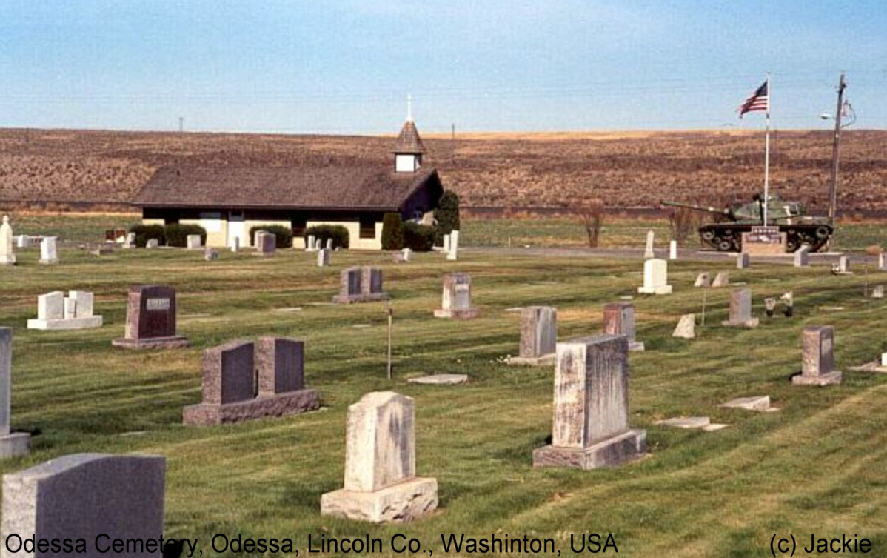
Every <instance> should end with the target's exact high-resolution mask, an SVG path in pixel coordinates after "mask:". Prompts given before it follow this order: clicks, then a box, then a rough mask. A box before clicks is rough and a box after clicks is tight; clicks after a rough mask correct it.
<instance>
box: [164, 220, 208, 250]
mask: <svg viewBox="0 0 887 558" xmlns="http://www.w3.org/2000/svg"><path fill="white" fill-rule="evenodd" d="M163 234H164V236H165V238H166V245H167V246H175V247H176V248H184V247H185V246H187V245H188V236H189V235H192V234H199V235H200V242H201V243H202V244H203V245H204V246H205V245H206V229H204V228H203V227H201V226H200V225H179V224H172V225H166V226H165V227H163ZM161 244H162V243H161Z"/></svg>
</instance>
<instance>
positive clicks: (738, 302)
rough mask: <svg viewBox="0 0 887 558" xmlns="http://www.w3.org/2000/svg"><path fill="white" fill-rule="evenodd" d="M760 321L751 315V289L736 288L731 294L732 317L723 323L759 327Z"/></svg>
mask: <svg viewBox="0 0 887 558" xmlns="http://www.w3.org/2000/svg"><path fill="white" fill-rule="evenodd" d="M758 323H759V320H758V319H757V318H754V317H752V315H751V289H735V290H734V291H733V293H732V294H731V295H730V317H729V319H728V320H727V321H725V322H722V325H725V326H736V327H757V326H758Z"/></svg>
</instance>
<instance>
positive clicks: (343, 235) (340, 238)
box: [305, 225, 348, 248]
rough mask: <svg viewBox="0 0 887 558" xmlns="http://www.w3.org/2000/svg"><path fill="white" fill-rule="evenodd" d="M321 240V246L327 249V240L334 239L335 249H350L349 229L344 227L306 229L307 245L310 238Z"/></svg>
mask: <svg viewBox="0 0 887 558" xmlns="http://www.w3.org/2000/svg"><path fill="white" fill-rule="evenodd" d="M309 235H313V236H314V239H315V240H317V239H320V244H321V245H322V246H323V247H324V248H325V247H326V239H328V238H332V239H333V248H348V229H346V228H345V227H343V226H342V225H316V226H314V227H308V228H307V229H305V245H306V246H307V245H308V244H307V243H308V236H309Z"/></svg>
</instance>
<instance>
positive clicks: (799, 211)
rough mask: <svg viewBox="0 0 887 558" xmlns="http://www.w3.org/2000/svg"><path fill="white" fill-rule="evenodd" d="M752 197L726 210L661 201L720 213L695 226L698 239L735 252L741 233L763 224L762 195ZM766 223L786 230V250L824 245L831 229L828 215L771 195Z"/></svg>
mask: <svg viewBox="0 0 887 558" xmlns="http://www.w3.org/2000/svg"><path fill="white" fill-rule="evenodd" d="M752 200H753V201H752V202H751V203H744V204H734V205H732V206H730V207H728V208H726V209H717V208H715V207H705V206H701V205H694V204H690V203H679V202H672V201H663V202H661V203H662V205H664V206H668V207H686V208H689V209H692V210H694V211H704V212H706V213H712V214H714V215H719V216H721V217H720V219H719V222H715V223H709V224H707V225H702V226H701V227H699V239H700V241H701V242H702V245H703V246H708V247H711V248H714V249H715V250H719V251H721V252H731V251H735V252H739V251H741V250H742V233H744V232H750V231H751V228H752V227H757V226H760V225H763V218H762V217H761V214H762V212H763V208H764V203H763V196H761V195H759V194H756V195H755V196H754V197H753V198H752ZM767 224H768V225H771V226H776V227H779V232H784V233H786V250H787V251H788V252H794V251H795V250H797V249H798V248H800V247H801V246H802V245H803V244H809V245H810V250H811V251H812V252H816V251H817V250H819V249H820V248H822V247H823V246H825V244H826V243H827V242H828V241H829V239H830V238H831V236H832V233H833V232H834V227H833V226H832V223H831V222H830V221H829V219H828V217H817V216H812V215H807V213H806V210H805V209H804V204H802V203H800V202H796V201H785V200H782V199H780V198H779V196H775V195H771V196H770V201H769V203H768V204H767Z"/></svg>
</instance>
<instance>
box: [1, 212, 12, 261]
mask: <svg viewBox="0 0 887 558" xmlns="http://www.w3.org/2000/svg"><path fill="white" fill-rule="evenodd" d="M0 265H15V246H14V245H13V243H12V226H11V225H10V224H9V216H7V215H4V216H3V224H2V225H0Z"/></svg>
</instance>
